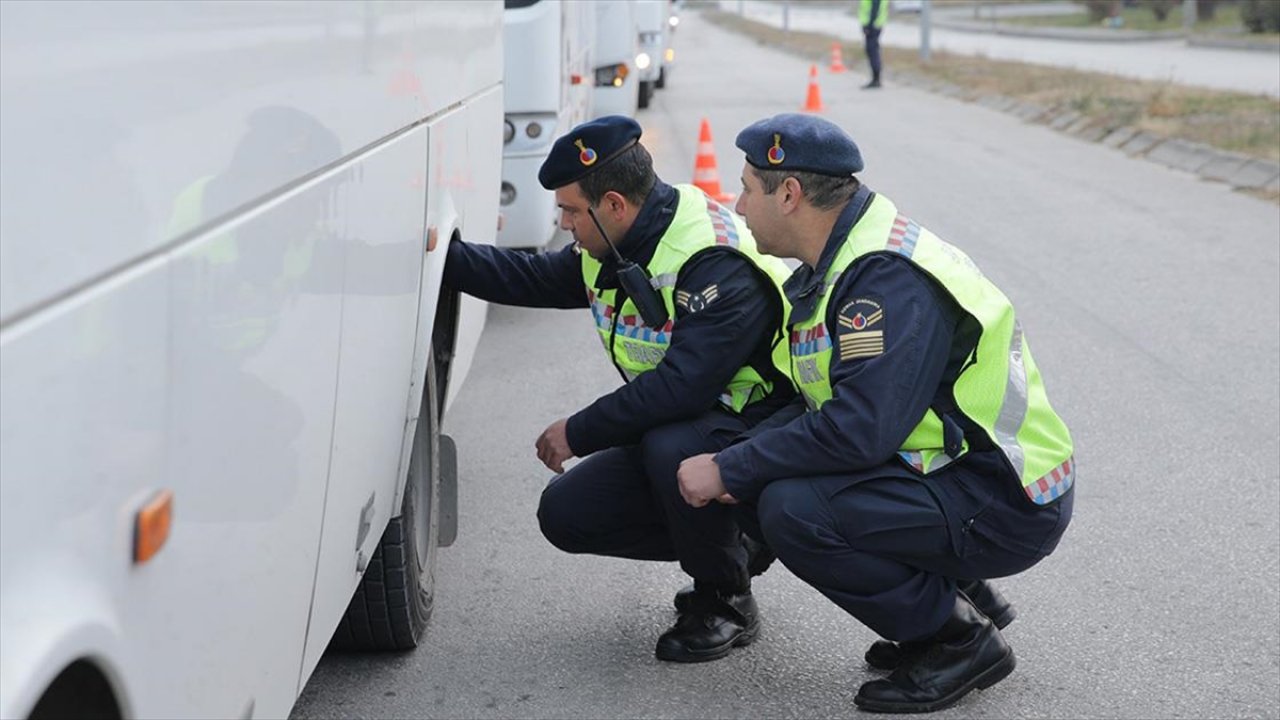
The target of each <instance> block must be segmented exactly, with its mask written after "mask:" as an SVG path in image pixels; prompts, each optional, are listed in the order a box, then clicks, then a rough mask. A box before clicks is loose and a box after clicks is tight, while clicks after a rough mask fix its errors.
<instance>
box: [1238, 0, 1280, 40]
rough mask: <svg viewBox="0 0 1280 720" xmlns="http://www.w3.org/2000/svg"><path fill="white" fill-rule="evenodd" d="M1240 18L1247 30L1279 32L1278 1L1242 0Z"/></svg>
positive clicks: (1279, 6)
mask: <svg viewBox="0 0 1280 720" xmlns="http://www.w3.org/2000/svg"><path fill="white" fill-rule="evenodd" d="M1240 19H1241V20H1243V21H1244V26H1245V28H1246V29H1248V30H1249V32H1255V33H1262V32H1280V2H1276V0H1244V2H1243V3H1241V5H1240Z"/></svg>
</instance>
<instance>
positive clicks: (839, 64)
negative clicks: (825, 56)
mask: <svg viewBox="0 0 1280 720" xmlns="http://www.w3.org/2000/svg"><path fill="white" fill-rule="evenodd" d="M829 69H830V70H831V72H833V73H842V72H844V71H845V70H848V68H846V67H845V66H844V53H843V52H841V50H840V43H838V42H833V43H831V67H830V68H829Z"/></svg>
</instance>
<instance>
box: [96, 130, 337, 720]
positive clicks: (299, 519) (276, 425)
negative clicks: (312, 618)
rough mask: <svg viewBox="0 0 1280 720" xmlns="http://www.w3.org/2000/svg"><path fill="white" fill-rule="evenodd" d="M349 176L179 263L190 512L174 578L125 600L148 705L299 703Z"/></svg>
mask: <svg viewBox="0 0 1280 720" xmlns="http://www.w3.org/2000/svg"><path fill="white" fill-rule="evenodd" d="M302 147H303V148H305V145H303V146H302ZM281 152H295V153H296V152H306V150H305V149H300V148H299V146H294V147H292V148H281ZM348 182H351V179H350V176H349V175H348V174H346V173H337V174H333V175H330V176H327V177H324V178H322V179H320V180H318V181H316V182H313V183H311V184H309V185H308V186H305V187H303V188H301V189H299V190H298V191H297V192H295V193H293V194H290V195H288V196H286V197H284V198H282V199H280V200H278V201H276V202H273V203H271V204H270V205H268V206H266V207H264V208H262V209H261V211H259V212H255V213H254V214H253V215H251V216H248V217H245V218H243V219H242V220H240V221H237V222H236V223H234V224H232V225H229V226H227V227H225V228H224V229H222V230H220V231H217V232H214V233H212V234H210V235H209V236H207V237H205V238H202V239H201V240H198V241H196V242H195V243H192V244H191V245H189V246H184V248H183V249H182V250H181V251H180V252H178V253H175V255H174V257H173V259H172V266H171V276H172V284H171V295H170V302H169V305H170V308H171V313H172V315H171V322H170V325H169V328H168V332H169V336H170V338H171V342H172V349H171V361H170V388H169V392H170V395H169V398H170V402H169V423H168V425H169V427H168V430H169V435H168V437H167V441H166V448H167V456H166V465H165V475H166V478H167V480H168V482H169V483H170V484H171V485H174V486H175V487H176V502H177V505H178V508H179V510H178V512H177V514H176V518H175V525H174V535H173V538H172V540H171V541H170V542H171V545H172V548H171V554H170V551H166V552H164V553H162V554H161V558H160V559H163V560H164V561H165V562H166V563H167V564H166V565H165V566H164V567H165V569H166V573H165V577H164V579H163V582H157V583H156V584H155V585H153V586H151V587H132V586H131V587H129V588H128V592H127V593H125V594H123V595H122V596H121V598H120V599H121V613H122V615H123V617H124V618H125V624H126V628H127V633H128V637H129V638H130V639H131V643H130V650H131V658H130V663H129V667H130V668H131V669H132V670H136V671H137V672H138V673H139V677H138V678H136V680H137V682H138V684H137V687H138V688H139V693H140V701H139V704H138V712H139V714H140V715H149V716H165V717H177V716H182V715H192V714H211V715H218V716H223V717H229V716H239V715H241V714H243V712H244V709H245V707H246V706H247V704H248V703H249V702H253V703H254V705H255V714H261V715H263V716H276V715H284V714H286V713H287V712H288V710H289V708H290V707H291V706H292V704H293V701H294V698H295V693H296V679H297V672H298V658H300V657H301V655H302V652H303V643H304V639H305V633H306V627H307V611H308V608H309V606H310V601H311V587H312V580H313V578H314V573H315V562H316V554H317V551H318V546H319V542H320V530H321V519H322V513H323V507H324V496H325V485H326V482H327V480H328V466H329V454H330V447H331V444H332V430H333V418H334V402H335V391H336V386H337V367H338V353H339V337H340V328H339V319H340V318H341V315H342V308H343V293H344V265H345V260H346V259H345V257H344V248H343V240H344V238H345V237H346V235H345V233H346V227H345V220H344V218H345V214H346V213H345V208H344V207H343V205H344V194H343V190H342V186H343V185H344V183H348ZM158 569H159V568H157V570H158ZM196 668H201V669H200V670H196Z"/></svg>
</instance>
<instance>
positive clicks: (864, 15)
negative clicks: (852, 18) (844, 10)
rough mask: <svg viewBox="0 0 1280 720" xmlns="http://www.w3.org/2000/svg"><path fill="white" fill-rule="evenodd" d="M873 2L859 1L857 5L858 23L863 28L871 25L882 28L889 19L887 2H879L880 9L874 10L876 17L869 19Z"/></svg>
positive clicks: (869, 0)
mask: <svg viewBox="0 0 1280 720" xmlns="http://www.w3.org/2000/svg"><path fill="white" fill-rule="evenodd" d="M873 2H874V0H861V2H859V3H858V23H859V24H861V25H862V26H863V27H866V26H868V25H871V26H873V27H878V28H882V27H884V24H885V22H886V21H888V19H889V0H880V7H879V8H878V9H877V10H876V16H875V17H874V18H872V17H871V5H872V3H873Z"/></svg>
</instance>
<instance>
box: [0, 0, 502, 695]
mask: <svg viewBox="0 0 1280 720" xmlns="http://www.w3.org/2000/svg"><path fill="white" fill-rule="evenodd" d="M501 43H502V4H501V3H500V2H497V0H493V2H472V1H470V0H465V1H458V2H438V1H437V0H431V1H429V2H419V3H383V2H330V1H325V2H314V3H299V2H250V3H225V2H216V1H214V2H193V1H191V0H164V1H161V0H155V1H152V2H134V3H114V2H112V3H107V2H96V3H59V2H49V3H16V2H0V155H2V156H3V163H0V396H2V397H3V403H0V717H4V718H22V717H33V718H43V717H59V716H66V717H90V716H93V717H112V716H121V715H122V716H127V717H156V718H159V717H163V718H177V717H217V718H248V717H282V716H285V715H287V714H288V712H289V710H290V708H291V707H292V705H293V703H294V701H295V699H296V697H297V694H298V692H299V690H300V688H301V687H302V686H303V684H304V683H305V682H306V680H307V678H308V677H309V675H310V674H311V672H312V670H313V669H314V668H315V665H316V663H317V661H318V660H319V658H320V656H321V654H322V653H323V652H324V650H325V648H326V646H328V645H329V644H330V640H331V638H333V639H334V642H335V643H338V644H341V645H342V646H344V647H354V648H372V649H379V648H406V647H412V646H414V645H415V644H416V643H418V642H419V640H420V639H421V638H422V633H423V630H424V628H425V625H426V621H427V619H428V617H429V614H430V611H431V601H432V597H433V590H434V587H433V581H432V563H433V560H434V557H435V552H436V548H437V545H438V544H443V543H447V542H448V541H450V540H451V537H452V534H453V532H454V525H453V523H454V520H453V518H452V513H453V512H454V509H453V503H454V501H453V500H452V499H451V498H450V497H449V495H450V493H451V492H452V491H453V490H454V487H453V486H452V482H453V479H452V477H451V473H452V470H451V465H452V464H453V463H452V462H451V460H450V458H449V453H448V449H449V443H448V442H447V441H446V440H445V439H444V438H441V437H440V435H439V417H438V414H439V412H440V411H441V409H442V407H443V406H445V405H447V402H446V400H445V398H446V392H447V396H448V397H452V396H453V395H454V394H455V393H456V391H457V388H458V385H459V383H460V382H461V381H462V379H463V377H464V376H465V374H466V371H467V367H468V365H469V364H470V362H471V357H472V354H473V352H474V347H475V344H476V341H477V338H478V336H479V332H480V330H481V327H482V325H483V317H484V316H483V313H484V306H483V305H481V304H478V303H471V302H470V301H469V300H463V301H459V300H458V299H457V298H456V297H455V296H452V295H450V294H447V293H442V291H441V272H442V264H443V260H444V256H445V250H446V249H447V246H448V244H449V243H450V242H451V241H452V240H453V239H454V238H457V237H465V238H466V239H467V240H469V241H476V242H493V238H494V235H495V234H496V232H497V221H498V198H497V193H496V192H495V190H496V189H497V187H498V183H499V173H500V169H501V140H500V137H501V130H502V85H501V78H502V45H501ZM446 389H447V390H446ZM335 629H336V630H337V633H336V634H335Z"/></svg>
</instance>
